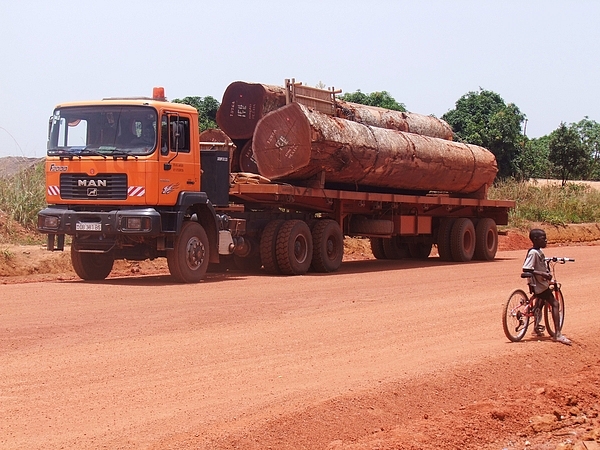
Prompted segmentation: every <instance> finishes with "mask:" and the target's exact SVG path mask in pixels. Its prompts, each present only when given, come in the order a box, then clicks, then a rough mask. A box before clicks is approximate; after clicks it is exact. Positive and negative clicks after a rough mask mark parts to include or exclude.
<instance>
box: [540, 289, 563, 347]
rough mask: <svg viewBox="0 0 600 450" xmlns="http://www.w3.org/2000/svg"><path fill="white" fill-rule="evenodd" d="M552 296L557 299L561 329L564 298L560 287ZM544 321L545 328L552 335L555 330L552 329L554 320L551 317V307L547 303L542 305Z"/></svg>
mask: <svg viewBox="0 0 600 450" xmlns="http://www.w3.org/2000/svg"><path fill="white" fill-rule="evenodd" d="M554 296H555V298H556V300H557V301H558V311H559V312H560V328H561V329H562V326H563V324H564V323H565V299H564V297H563V295H562V292H561V291H560V289H559V290H558V291H555V292H554ZM544 322H545V323H546V330H548V334H549V335H550V336H552V337H554V335H555V334H556V330H555V329H554V320H553V319H552V307H551V306H550V305H548V304H546V306H545V307H544Z"/></svg>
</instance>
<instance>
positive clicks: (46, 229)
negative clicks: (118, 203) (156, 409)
mask: <svg viewBox="0 0 600 450" xmlns="http://www.w3.org/2000/svg"><path fill="white" fill-rule="evenodd" d="M37 228H38V231H39V232H41V233H46V234H53V235H65V234H66V235H92V236H93V235H96V236H105V237H116V236H118V235H131V236H133V235H135V236H140V235H141V236H145V237H154V236H158V235H159V234H161V215H160V213H159V212H158V211H156V210H155V209H153V208H132V209H114V210H111V211H77V210H73V209H68V208H63V207H56V206H49V207H47V208H45V209H43V210H41V211H40V212H39V213H38V226H37Z"/></svg>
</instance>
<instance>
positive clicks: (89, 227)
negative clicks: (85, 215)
mask: <svg viewBox="0 0 600 450" xmlns="http://www.w3.org/2000/svg"><path fill="white" fill-rule="evenodd" d="M75 230H76V231H102V224H101V223H96V222H77V223H76V224H75Z"/></svg>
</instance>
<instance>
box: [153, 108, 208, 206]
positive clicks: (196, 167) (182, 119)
mask: <svg viewBox="0 0 600 450" xmlns="http://www.w3.org/2000/svg"><path fill="white" fill-rule="evenodd" d="M192 123H193V121H192V120H191V118H190V117H188V116H186V115H184V114H174V113H164V114H162V116H161V124H160V158H159V159H160V161H159V183H158V197H159V200H158V203H159V204H161V205H173V204H175V203H176V201H177V196H178V195H179V192H181V191H198V190H200V163H199V161H198V160H197V159H198V152H197V151H195V147H197V145H194V143H192V141H191V137H192V136H193V132H192V130H191V129H190V127H191V124H192Z"/></svg>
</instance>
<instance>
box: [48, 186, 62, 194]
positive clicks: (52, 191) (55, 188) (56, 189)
mask: <svg viewBox="0 0 600 450" xmlns="http://www.w3.org/2000/svg"><path fill="white" fill-rule="evenodd" d="M48 195H60V188H59V187H58V186H48Z"/></svg>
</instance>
